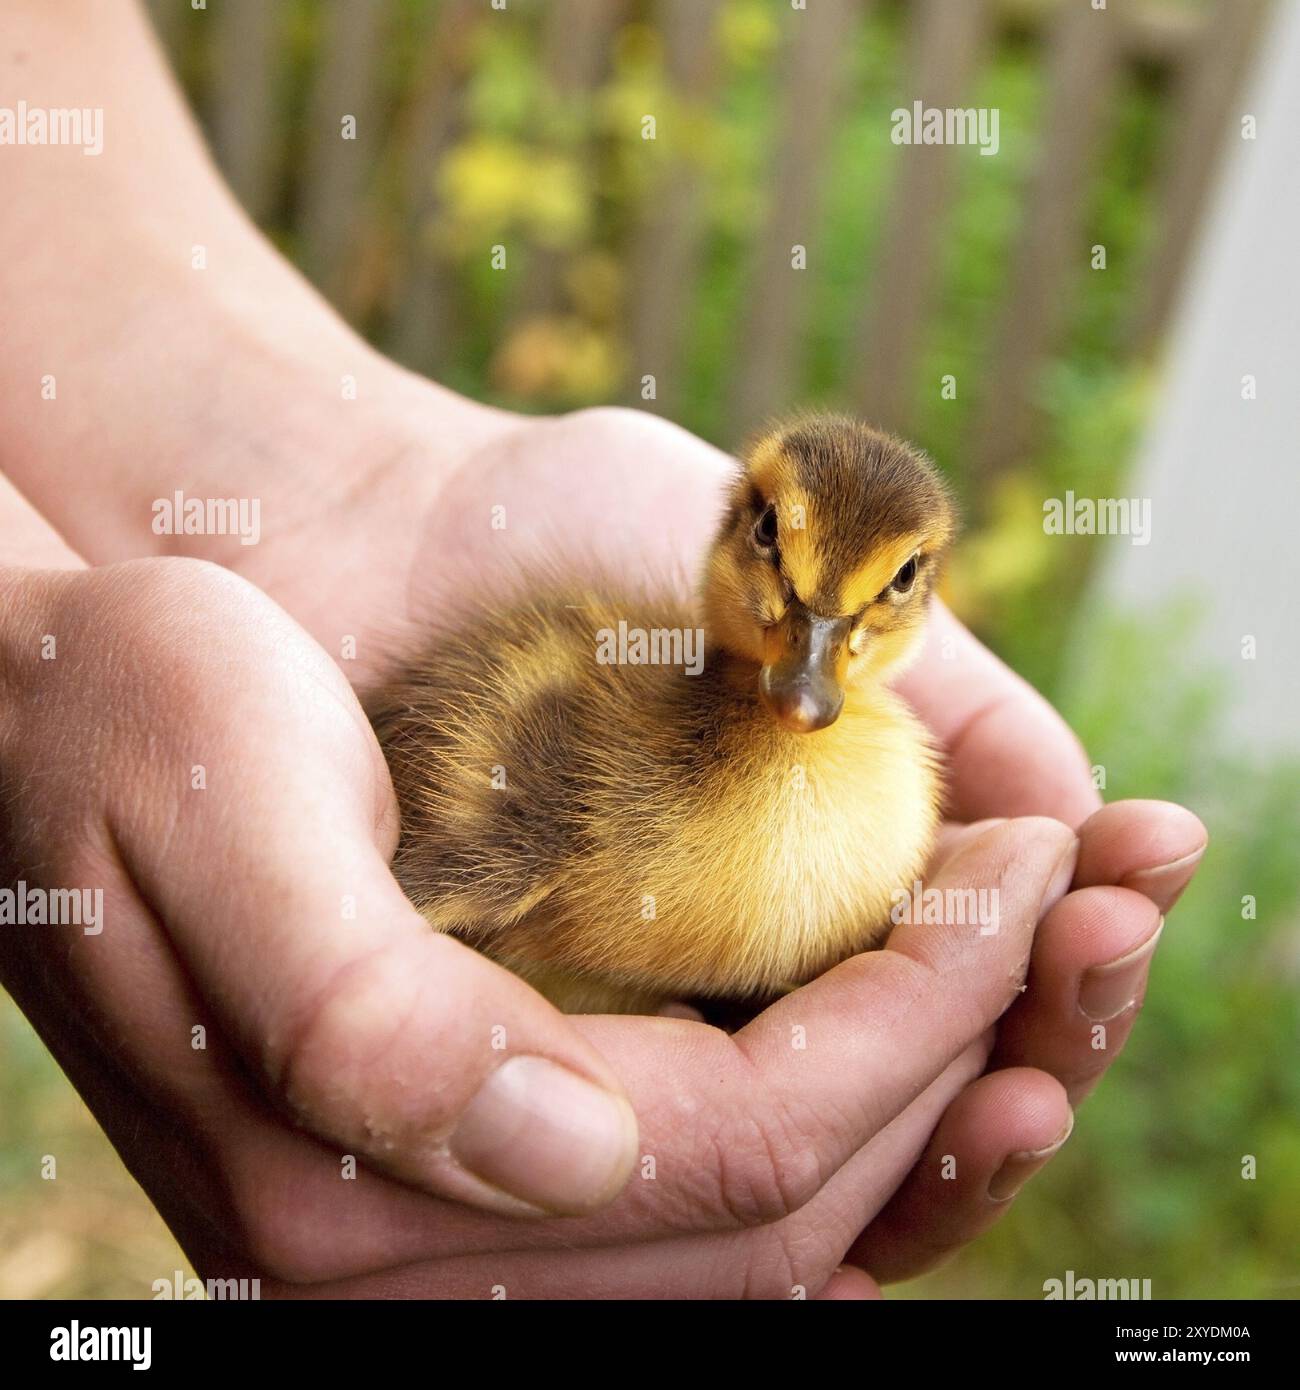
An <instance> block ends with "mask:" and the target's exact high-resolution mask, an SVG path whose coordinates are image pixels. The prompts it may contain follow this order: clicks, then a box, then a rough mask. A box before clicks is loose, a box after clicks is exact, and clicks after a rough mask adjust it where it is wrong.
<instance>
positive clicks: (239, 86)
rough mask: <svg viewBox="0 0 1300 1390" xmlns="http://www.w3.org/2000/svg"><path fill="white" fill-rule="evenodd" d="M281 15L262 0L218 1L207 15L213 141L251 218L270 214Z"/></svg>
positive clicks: (276, 169) (278, 143) (277, 148)
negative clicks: (211, 43)
mask: <svg viewBox="0 0 1300 1390" xmlns="http://www.w3.org/2000/svg"><path fill="white" fill-rule="evenodd" d="M283 19H284V11H282V10H281V9H280V8H279V7H278V6H276V5H268V4H266V3H265V0H223V3H222V4H221V5H220V6H219V7H216V8H215V12H214V13H213V14H212V19H211V24H212V32H213V41H214V48H215V62H214V64H213V88H212V112H211V129H212V143H213V147H214V149H215V152H216V156H217V162H218V163H219V164H220V166H221V169H222V172H223V173H224V174H225V176H226V178H227V180H228V181H229V183H230V186H231V187H232V188H233V189H234V191H235V195H236V197H238V199H239V201H240V202H241V203H243V205H244V207H245V209H246V210H247V211H248V213H249V215H250V216H251V217H252V218H253V219H254V220H255V221H262V220H263V219H265V218H266V217H267V216H268V215H269V213H270V212H271V210H272V204H273V203H274V200H275V196H276V191H277V187H278V180H279V174H280V154H281V150H282V148H283V133H284V122H283V121H282V120H281V119H280V113H279V109H278V105H279V103H278V92H277V86H278V78H279V72H280V60H281V54H282V49H283V37H284V33H283V28H284V26H283Z"/></svg>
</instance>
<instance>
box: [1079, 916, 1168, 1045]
mask: <svg viewBox="0 0 1300 1390" xmlns="http://www.w3.org/2000/svg"><path fill="white" fill-rule="evenodd" d="M1164 929H1165V919H1164V918H1163V917H1162V918H1161V919H1160V925H1159V926H1158V927H1156V929H1155V931H1153V932H1152V933H1151V935H1150V936H1149V937H1147V939H1146V940H1145V941H1144V942H1143V943H1142V944H1141V945H1140V946H1135V947H1134V948H1133V950H1131V951H1130V952H1129V953H1128V955H1126V956H1120V958H1119V959H1118V960H1113V961H1110V962H1109V963H1108V964H1106V965H1094V966H1093V967H1092V969H1091V970H1085V971H1084V972H1083V980H1082V981H1081V982H1080V985H1079V1008H1080V1010H1081V1011H1082V1012H1083V1014H1084V1015H1085V1017H1087V1018H1090V1019H1091V1020H1092V1021H1093V1022H1094V1023H1107V1022H1109V1021H1110V1020H1111V1019H1112V1018H1117V1017H1118V1016H1119V1015H1120V1014H1122V1013H1123V1012H1124V1010H1125V1009H1127V1008H1129V1007H1130V1006H1131V1005H1132V1003H1133V1001H1134V1000H1135V999H1136V998H1137V995H1138V990H1139V989H1141V987H1142V979H1143V976H1145V975H1146V972H1147V967H1148V966H1149V965H1150V963H1151V957H1152V955H1153V954H1154V953H1155V949H1156V946H1157V945H1158V944H1159V941H1160V933H1161V932H1162V931H1164Z"/></svg>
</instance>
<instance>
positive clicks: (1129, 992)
mask: <svg viewBox="0 0 1300 1390" xmlns="http://www.w3.org/2000/svg"><path fill="white" fill-rule="evenodd" d="M418 439H419V432H418V431H417V432H416V435H415V438H414V440H413V441H412V442H410V443H409V444H408V446H407V447H406V448H405V449H402V450H399V451H397V453H396V455H395V457H393V458H392V459H391V460H387V461H386V462H385V466H384V469H383V471H382V475H381V477H380V479H379V481H378V482H377V485H376V487H375V488H374V489H373V491H372V492H371V493H369V494H368V496H367V506H368V508H369V509H370V513H371V518H372V523H373V521H374V519H375V518H376V517H383V518H386V520H384V521H383V522H382V523H381V524H379V525H378V526H376V527H374V528H373V530H372V539H371V540H370V542H369V545H368V546H367V545H366V543H365V541H364V540H363V538H361V537H360V536H358V535H357V534H356V533H355V531H352V530H349V535H350V536H351V540H350V541H349V542H348V544H349V545H351V546H352V547H358V548H360V551H361V553H369V554H370V555H372V556H373V557H374V564H372V565H371V564H367V565H363V566H362V572H361V579H360V582H359V583H358V584H352V585H351V586H350V588H349V592H348V594H347V595H346V596H341V595H336V596H334V597H333V598H331V599H330V600H329V601H328V602H327V603H321V602H319V601H317V600H316V598H314V597H306V596H304V599H303V601H300V602H296V603H295V601H294V600H295V598H296V597H297V596H291V597H290V598H289V599H288V600H287V601H289V602H291V605H293V606H294V607H295V611H296V612H298V613H299V614H300V615H301V616H302V618H303V620H304V622H306V624H307V625H308V626H309V627H310V628H311V629H312V630H313V631H315V632H316V633H317V635H318V636H320V637H321V640H322V641H323V642H325V643H326V645H327V646H331V645H333V644H334V643H335V642H337V640H338V638H339V633H340V632H341V631H343V630H348V631H357V630H359V631H363V632H368V633H372V634H373V635H374V640H373V641H371V642H370V643H369V653H368V655H369V656H370V658H371V660H370V664H369V665H368V666H366V665H363V666H362V667H359V668H358V677H359V681H358V683H359V684H361V685H362V686H364V685H365V684H366V682H367V681H368V680H369V679H372V678H373V673H374V672H378V671H382V670H383V668H384V666H385V664H386V662H387V661H388V660H389V659H391V657H392V654H393V652H394V651H395V650H398V649H399V648H400V642H398V643H394V642H393V635H394V634H397V633H401V632H402V631H404V630H409V629H411V628H414V629H416V630H420V631H427V630H430V629H432V630H436V629H437V627H438V626H439V625H440V624H444V623H454V622H455V621H457V620H458V619H459V617H460V616H461V614H462V612H463V611H464V608H463V604H464V601H465V596H466V595H469V596H471V598H477V597H478V596H481V595H482V593H484V592H485V591H490V590H492V589H493V588H502V587H503V588H506V589H508V588H509V587H510V586H511V585H512V584H514V583H517V582H518V581H519V576H526V575H528V574H529V573H530V572H531V571H532V570H534V569H535V567H537V566H538V565H542V566H548V567H550V568H552V569H553V568H555V564H556V557H557V556H559V557H567V561H568V565H569V567H570V568H571V569H575V570H577V571H578V572H579V573H588V574H597V573H599V574H612V575H616V576H624V577H626V576H628V575H629V573H630V575H631V576H632V577H633V578H634V579H636V580H638V581H643V582H645V583H646V584H648V585H650V586H654V585H655V584H667V585H669V586H675V587H676V588H677V589H678V590H679V591H681V592H686V591H687V590H688V589H689V587H690V584H691V582H692V580H693V578H694V576H695V573H696V572H697V570H698V567H699V563H700V559H701V557H702V555H703V553H704V551H705V548H706V547H707V545H708V543H709V540H710V538H711V536H712V532H713V529H714V526H715V524H716V520H717V517H718V515H719V514H720V510H721V507H722V502H723V497H724V494H725V489H726V484H727V481H728V479H729V477H730V475H731V469H732V464H731V462H730V461H729V460H728V459H727V458H726V457H725V456H724V455H723V454H721V453H719V452H718V451H717V450H715V449H713V448H711V447H710V446H708V445H706V444H704V443H703V442H702V441H700V440H698V439H696V438H695V437H693V436H691V435H689V434H688V433H686V432H685V431H682V430H680V429H677V428H675V427H674V426H671V425H668V424H665V423H664V422H662V421H660V420H657V419H655V418H653V417H650V416H647V415H645V414H641V413H634V412H629V411H622V410H604V409H602V410H595V411H585V412H580V413H578V414H576V415H573V416H568V417H564V418H561V419H558V420H546V421H530V422H526V423H524V424H519V423H518V422H511V421H508V420H506V419H503V418H496V419H495V421H494V426H493V428H492V429H489V430H487V431H486V434H485V438H484V440H483V442H482V443H481V445H480V447H479V448H478V450H477V451H476V452H475V453H474V455H473V457H472V458H471V459H470V460H469V461H468V462H467V463H466V464H465V465H464V466H462V467H461V468H460V469H459V470H457V471H455V472H453V473H452V474H451V475H450V477H444V476H438V477H434V476H431V474H430V472H429V470H428V468H427V467H426V466H425V465H424V463H423V461H422V451H421V449H420V447H419V444H418ZM310 534H311V533H305V534H303V535H299V537H298V538H297V541H296V544H297V545H298V547H299V552H300V556H302V555H303V553H304V547H306V546H308V545H310V544H312V543H313V542H312V541H311V539H310ZM316 535H317V536H319V537H322V538H323V537H325V536H326V535H328V525H322V526H320V527H318V528H317V531H316ZM342 544H343V542H342V541H341V540H339V539H335V540H332V541H329V542H325V541H323V540H322V543H321V548H320V552H319V553H320V555H321V558H322V562H323V563H324V564H325V565H328V556H329V554H330V553H331V552H333V551H335V550H336V549H337V547H338V546H340V545H342ZM394 555H400V556H401V557H402V559H401V562H400V563H397V564H395V563H394V560H393V557H394ZM256 558H257V561H258V563H259V564H261V565H262V566H263V569H264V572H265V573H267V574H268V575H273V574H274V571H275V566H274V565H271V566H268V565H266V563H265V562H266V560H267V559H268V558H269V557H267V556H259V557H256ZM305 567H306V569H307V570H308V571H310V570H311V564H310V562H309V561H308V562H307V563H306V566H305ZM280 568H281V569H283V568H285V567H284V566H283V565H281V566H280ZM290 568H293V569H295V571H297V570H298V568H299V567H297V566H295V567H290ZM562 568H563V564H561V569H562ZM295 582H296V583H297V585H298V587H299V590H300V591H301V590H302V589H303V588H305V587H309V586H310V584H311V583H312V582H314V581H311V580H304V578H303V576H302V574H301V573H300V572H299V573H298V574H297V578H296V581H295ZM272 589H273V591H274V589H275V586H274V583H272ZM319 592H320V591H319V590H317V591H316V593H317V594H318V593H319ZM900 688H901V689H902V691H903V693H904V694H905V695H906V696H907V697H908V699H909V700H910V701H911V702H912V703H913V704H914V705H915V707H916V708H917V709H918V711H919V712H920V713H921V715H922V716H923V718H924V719H925V720H926V722H927V723H928V724H929V726H930V727H931V729H932V730H933V732H934V733H935V735H936V737H937V739H938V740H939V741H940V743H941V744H942V746H943V749H944V754H945V760H946V763H947V767H948V774H949V786H950V798H949V807H948V813H949V816H950V818H951V819H950V821H949V823H948V824H947V826H946V827H945V834H944V838H943V841H942V842H941V845H940V847H939V852H938V854H937V855H936V867H937V866H938V865H939V864H941V863H942V860H943V856H944V855H945V854H951V853H952V852H953V851H954V850H955V849H957V848H959V847H960V844H961V841H962V838H963V836H966V837H969V836H970V835H972V834H979V833H980V832H981V831H982V830H983V829H985V828H987V825H985V824H984V823H986V822H988V821H990V818H993V819H1000V818H1006V817H1020V816H1027V815H1037V816H1049V817H1052V818H1055V819H1057V820H1060V821H1062V822H1064V823H1065V824H1066V825H1069V826H1071V827H1073V828H1075V829H1076V830H1077V831H1078V833H1079V835H1080V837H1081V842H1082V843H1081V852H1080V860H1079V865H1078V869H1077V871H1076V875H1075V880H1074V884H1073V887H1074V888H1075V889H1076V890H1077V891H1075V892H1072V893H1071V894H1070V895H1069V897H1068V898H1066V899H1065V900H1064V901H1063V902H1062V903H1061V904H1060V905H1059V906H1058V907H1057V908H1056V909H1055V911H1053V912H1052V913H1051V914H1050V915H1049V916H1048V918H1047V919H1046V921H1045V922H1044V924H1043V928H1042V930H1041V931H1040V933H1039V937H1038V941H1037V944H1036V946H1035V948H1034V954H1033V958H1032V962H1031V966H1030V973H1029V988H1028V990H1027V991H1026V993H1025V995H1024V996H1023V997H1022V998H1020V999H1019V1000H1018V1002H1017V1003H1016V1004H1015V1006H1014V1007H1013V1008H1012V1009H1011V1010H1010V1011H1009V1013H1008V1014H1007V1015H1006V1016H1005V1017H1004V1019H1003V1020H1002V1022H1001V1024H1000V1027H999V1030H998V1034H997V1039H996V1048H995V1051H994V1054H993V1057H992V1059H991V1061H990V1063H989V1070H988V1072H987V1074H985V1075H982V1076H981V1077H980V1078H979V1079H978V1080H976V1081H974V1082H973V1083H972V1084H971V1085H970V1086H969V1087H968V1088H966V1089H965V1090H964V1091H963V1092H962V1094H961V1096H960V1097H959V1098H958V1099H957V1100H956V1101H954V1103H953V1104H952V1105H951V1107H950V1108H949V1109H948V1111H947V1113H946V1114H945V1116H944V1118H943V1121H942V1124H941V1125H940V1126H939V1128H938V1130H937V1131H936V1132H935V1135H934V1138H933V1140H932V1142H931V1145H930V1148H929V1149H928V1150H927V1152H926V1154H925V1155H924V1156H923V1157H922V1158H921V1159H920V1161H919V1162H918V1163H917V1165H916V1167H915V1169H914V1170H913V1172H912V1175H911V1177H910V1178H909V1179H908V1181H907V1182H906V1183H905V1184H904V1185H903V1186H902V1188H901V1189H900V1190H899V1192H898V1194H897V1195H896V1196H895V1197H894V1199H893V1200H892V1201H891V1202H890V1204H889V1205H888V1206H887V1207H886V1208H885V1209H884V1211H883V1212H882V1213H881V1214H880V1216H879V1217H878V1219H876V1220H875V1221H874V1222H873V1223H872V1224H871V1225H870V1226H869V1227H868V1228H867V1229H866V1231H865V1232H864V1234H863V1236H862V1239H861V1240H860V1241H859V1242H858V1243H857V1244H856V1245H855V1247H854V1251H853V1258H855V1259H859V1260H861V1261H863V1262H866V1263H867V1264H868V1266H869V1267H870V1268H871V1269H872V1272H873V1273H875V1274H877V1276H878V1277H881V1278H887V1279H892V1278H901V1277H906V1276H908V1275H911V1274H914V1273H917V1272H919V1271H920V1270H922V1269H924V1268H928V1267H930V1266H931V1265H932V1264H934V1263H936V1262H937V1261H938V1260H939V1259H940V1258H942V1257H943V1256H944V1255H945V1254H948V1253H951V1251H953V1250H954V1249H956V1248H958V1247H959V1246H960V1245H962V1244H963V1243H965V1242H966V1241H967V1240H969V1239H970V1238H971V1236H973V1235H974V1234H977V1233H978V1232H979V1231H980V1230H982V1229H983V1228H984V1227H985V1226H987V1225H988V1224H989V1223H990V1222H991V1221H993V1220H996V1219H997V1218H998V1217H999V1216H1000V1215H1002V1214H1003V1213H1004V1212H1005V1211H1006V1210H1007V1209H1008V1207H1009V1205H1010V1200H1009V1199H1010V1196H1012V1195H1014V1192H1015V1191H1016V1190H1018V1188H1019V1186H1020V1185H1021V1184H1022V1183H1023V1182H1024V1181H1025V1180H1026V1179H1027V1178H1028V1177H1029V1176H1030V1175H1032V1173H1033V1172H1034V1171H1036V1170H1037V1169H1038V1168H1039V1167H1041V1166H1042V1164H1043V1163H1044V1162H1045V1161H1046V1160H1047V1158H1049V1157H1050V1156H1051V1154H1052V1153H1053V1152H1055V1149H1056V1148H1058V1147H1059V1142H1061V1141H1063V1136H1065V1135H1067V1134H1068V1132H1069V1129H1070V1124H1071V1114H1070V1109H1069V1107H1070V1105H1071V1104H1072V1103H1073V1102H1076V1101H1078V1100H1079V1099H1081V1098H1082V1097H1083V1096H1084V1095H1085V1094H1086V1093H1087V1092H1088V1090H1090V1089H1091V1087H1092V1086H1094V1085H1095V1084H1096V1082H1097V1081H1098V1079H1099V1078H1100V1076H1101V1075H1102V1074H1103V1073H1104V1071H1105V1069H1106V1068H1107V1067H1108V1066H1109V1065H1110V1064H1111V1063H1112V1062H1113V1061H1114V1060H1115V1058H1116V1057H1117V1055H1118V1053H1119V1051H1120V1049H1121V1048H1122V1046H1123V1043H1124V1041H1125V1040H1126V1038H1127V1036H1128V1033H1129V1031H1130V1029H1131V1027H1132V1024H1133V1022H1134V1020H1135V1018H1136V1014H1137V1012H1138V1009H1139V1008H1140V1005H1141V1000H1142V996H1143V993H1144V991H1145V984H1146V977H1147V970H1148V968H1149V965H1150V960H1151V953H1152V951H1153V950H1154V947H1155V945H1156V941H1157V939H1158V935H1159V932H1160V928H1161V924H1162V920H1163V914H1164V913H1165V912H1166V911H1168V909H1169V908H1170V907H1172V905H1173V903H1174V902H1175V901H1176V900H1177V898H1178V896H1179V894H1180V893H1181V892H1182V891H1183V889H1184V888H1185V887H1186V885H1187V883H1188V882H1189V881H1190V878H1191V876H1192V874H1193V872H1194V871H1195V868H1196V864H1197V862H1198V860H1199V858H1200V856H1201V854H1202V853H1203V852H1204V849H1205V844H1206V835H1205V831H1204V828H1203V827H1202V826H1201V824H1200V822H1199V821H1198V820H1197V819H1196V817H1195V816H1193V815H1192V814H1191V813H1190V812H1188V811H1186V810H1184V809H1183V808H1181V807H1177V806H1173V805H1169V804H1166V803H1160V802H1128V803H1118V804H1116V805H1113V806H1110V807H1106V808H1105V809H1102V808H1101V802H1100V797H1099V796H1098V794H1097V791H1096V790H1095V787H1094V785H1093V780H1092V775H1091V769H1090V768H1089V766H1088V764H1087V761H1086V759H1085V757H1084V754H1083V751H1082V749H1081V748H1080V747H1079V744H1078V741H1077V740H1076V739H1075V737H1074V735H1073V734H1072V733H1071V732H1070V730H1069V729H1068V727H1067V726H1066V725H1065V723H1064V721H1063V720H1062V719H1061V718H1060V716H1059V715H1058V714H1057V713H1056V712H1055V711H1054V710H1053V709H1052V708H1051V707H1050V705H1049V704H1048V703H1047V702H1046V701H1045V700H1044V699H1043V698H1042V697H1041V696H1039V695H1038V694H1037V693H1036V692H1035V691H1034V690H1033V689H1032V688H1031V687H1030V686H1028V685H1027V684H1026V683H1025V682H1024V681H1022V680H1021V679H1020V678H1019V677H1017V676H1016V675H1014V673H1012V672H1011V671H1010V670H1009V669H1008V668H1007V667H1006V666H1005V665H1003V664H1002V663H1001V662H1000V661H998V660H997V658H996V657H994V656H993V655H992V654H991V653H990V652H989V651H988V650H987V649H986V648H985V647H983V646H982V645H981V644H980V643H979V642H978V641H977V640H976V639H975V638H974V637H972V636H971V634H970V633H969V632H968V631H967V630H966V629H965V628H964V627H963V626H962V625H961V624H960V623H959V622H958V621H957V620H956V619H955V618H954V617H953V616H952V615H951V614H950V613H949V612H948V611H947V610H946V609H945V608H944V607H943V606H942V605H941V604H936V605H935V609H934V612H933V614H932V619H931V623H930V626H929V632H928V638H927V643H926V646H925V649H924V651H923V653H922V655H921V657H920V659H919V660H918V661H917V663H916V664H915V665H914V666H913V667H912V669H911V670H910V671H909V672H907V674H906V675H905V676H904V678H903V680H902V681H901V683H900ZM972 822H977V823H978V824H974V825H972V824H970V823H972ZM580 1026H584V1027H585V1026H588V1025H586V1024H582V1025H580ZM601 1026H602V1027H603V1026H604V1025H601ZM1099 1027H1100V1028H1101V1029H1102V1030H1103V1031H1102V1033H1101V1034H1098V1031H1097V1030H1098V1028H1099ZM601 1046H602V1050H605V1051H606V1052H607V1055H608V1050H609V1043H608V1040H607V1039H605V1038H604V1037H603V1035H602V1040H601ZM952 1153H957V1154H962V1155H965V1156H966V1157H967V1159H968V1162H967V1163H965V1164H964V1165H963V1167H962V1170H961V1174H962V1176H961V1177H960V1179H954V1178H952V1177H951V1176H949V1177H944V1176H943V1173H942V1172H941V1171H940V1164H939V1159H940V1157H941V1156H942V1155H944V1154H952ZM990 1192H992V1193H994V1194H995V1195H990Z"/></svg>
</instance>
